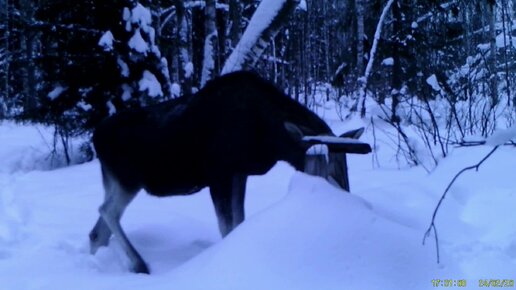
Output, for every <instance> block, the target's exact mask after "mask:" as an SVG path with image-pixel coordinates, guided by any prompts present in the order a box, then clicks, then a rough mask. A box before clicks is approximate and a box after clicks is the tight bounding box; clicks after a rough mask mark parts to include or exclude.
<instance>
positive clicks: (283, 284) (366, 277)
mask: <svg viewBox="0 0 516 290" xmlns="http://www.w3.org/2000/svg"><path fill="white" fill-rule="evenodd" d="M416 237H417V238H416ZM419 237H420V235H419V234H417V235H414V233H413V232H412V230H411V229H409V228H407V227H404V226H401V225H399V224H396V223H393V222H391V221H388V220H386V219H383V218H381V217H380V216H378V215H377V214H375V212H374V210H373V209H372V208H371V206H370V205H369V204H368V203H367V202H365V201H364V200H363V199H361V198H359V197H357V196H354V195H351V194H349V193H346V192H344V191H340V190H338V189H336V188H335V187H333V186H332V185H330V184H329V183H328V182H326V181H325V180H323V179H321V178H318V177H311V176H308V175H305V174H302V173H296V174H295V175H294V177H293V178H292V180H291V184H290V188H289V194H288V195H287V196H286V197H285V198H284V199H283V200H282V201H280V202H279V203H278V204H276V205H274V206H272V207H271V208H270V209H268V210H266V211H264V212H262V213H260V214H257V215H255V216H253V217H251V218H250V219H249V220H247V221H246V222H245V223H244V224H242V225H241V226H239V227H238V228H237V229H236V230H235V231H234V232H232V233H231V234H230V235H229V236H228V237H226V238H225V239H224V240H223V241H222V242H220V243H218V244H216V245H215V246H213V247H211V248H209V249H208V250H206V251H205V252H203V253H201V254H200V255H198V256H197V257H195V258H194V259H192V260H191V261H190V262H188V263H186V264H185V265H184V266H183V267H181V268H179V269H177V271H175V272H174V273H173V279H170V281H174V283H173V284H172V285H170V283H168V284H163V285H164V286H163V287H161V288H156V289H169V288H170V287H173V288H177V289H206V285H207V284H206V281H210V284H209V285H210V287H209V289H343V285H345V286H346V287H345V289H378V287H379V286H381V288H382V289H398V287H399V283H400V281H403V288H406V289H430V287H431V283H430V281H431V279H433V278H434V277H439V275H438V273H437V272H438V271H439V269H438V266H437V265H436V264H435V253H434V252H433V249H432V248H430V247H423V246H422V245H421V240H420V239H419ZM191 277H196V279H192V278H191ZM176 283H177V284H176Z"/></svg>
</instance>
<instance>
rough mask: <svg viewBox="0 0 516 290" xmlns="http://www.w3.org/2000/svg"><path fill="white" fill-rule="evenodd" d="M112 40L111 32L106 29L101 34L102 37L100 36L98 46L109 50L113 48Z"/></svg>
mask: <svg viewBox="0 0 516 290" xmlns="http://www.w3.org/2000/svg"><path fill="white" fill-rule="evenodd" d="M113 40H114V37H113V33H111V31H109V30H108V31H106V32H104V34H102V37H100V40H99V46H101V47H102V48H104V50H105V51H110V50H112V49H113Z"/></svg>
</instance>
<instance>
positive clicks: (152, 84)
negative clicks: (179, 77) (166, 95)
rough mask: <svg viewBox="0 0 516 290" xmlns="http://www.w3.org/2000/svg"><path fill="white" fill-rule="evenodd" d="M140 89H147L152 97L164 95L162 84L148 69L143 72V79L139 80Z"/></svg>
mask: <svg viewBox="0 0 516 290" xmlns="http://www.w3.org/2000/svg"><path fill="white" fill-rule="evenodd" d="M138 86H139V90H140V91H142V92H143V91H147V93H148V95H149V96H150V97H157V96H163V91H162V90H161V84H160V83H159V81H158V79H157V78H156V76H155V75H154V74H153V73H151V72H150V71H148V70H145V71H144V72H143V77H142V79H141V80H140V81H139V82H138Z"/></svg>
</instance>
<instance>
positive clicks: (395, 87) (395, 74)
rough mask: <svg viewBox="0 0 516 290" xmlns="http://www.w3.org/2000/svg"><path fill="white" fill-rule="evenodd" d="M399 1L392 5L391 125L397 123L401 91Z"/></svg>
mask: <svg viewBox="0 0 516 290" xmlns="http://www.w3.org/2000/svg"><path fill="white" fill-rule="evenodd" d="M400 8H401V7H400V1H397V3H394V7H393V8H392V15H393V18H394V19H393V23H392V34H393V40H392V58H393V59H394V63H393V66H392V79H391V88H392V93H391V98H392V103H391V111H392V112H391V121H392V122H393V123H398V122H399V117H398V115H397V114H396V110H397V108H398V104H399V102H400V90H401V73H402V70H401V63H400V53H399V47H398V46H399V45H400V43H399V41H398V38H397V37H398V35H399V34H400V32H401V21H402V19H401V17H402V15H401V11H400V10H401V9H400Z"/></svg>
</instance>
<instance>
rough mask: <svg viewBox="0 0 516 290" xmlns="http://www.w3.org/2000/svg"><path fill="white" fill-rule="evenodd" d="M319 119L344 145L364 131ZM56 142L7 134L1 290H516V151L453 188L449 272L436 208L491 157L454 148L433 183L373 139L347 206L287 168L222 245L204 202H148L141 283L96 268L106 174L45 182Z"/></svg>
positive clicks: (1, 135)
mask: <svg viewBox="0 0 516 290" xmlns="http://www.w3.org/2000/svg"><path fill="white" fill-rule="evenodd" d="M320 113H323V115H325V118H326V120H327V121H328V122H329V123H330V124H331V126H332V127H333V129H334V131H335V132H336V133H341V132H344V131H346V130H348V129H353V128H357V127H359V126H368V125H367V124H364V123H363V121H361V120H360V119H355V120H350V121H347V122H340V121H336V120H337V119H338V118H337V117H336V116H333V115H332V114H330V113H326V112H320ZM377 126H379V127H381V126H382V124H381V123H377ZM390 128H391V127H390V126H389V125H385V130H390ZM377 130H378V129H377ZM51 137H52V131H51V130H49V129H48V128H46V127H42V126H39V127H37V126H24V125H15V124H13V123H10V122H3V123H1V125H0V140H2V146H0V160H2V162H0V289H6V290H28V289H63V290H64V289H110V290H113V289H125V290H127V289H433V288H434V287H433V285H432V280H433V279H456V280H457V279H466V281H467V289H475V288H478V281H479V279H516V276H515V275H516V215H515V214H514V209H515V207H516V179H514V177H513V174H514V173H513V172H512V170H510V168H512V165H511V164H514V163H515V162H516V154H514V153H515V152H514V148H513V147H512V146H511V147H504V148H501V149H499V150H498V151H497V152H496V153H495V154H494V155H493V156H492V157H491V158H490V159H489V160H488V161H486V162H485V163H484V164H483V165H482V167H481V168H480V170H479V171H478V172H475V171H470V172H467V173H465V174H464V175H463V176H462V177H460V178H459V180H458V181H457V182H456V183H455V185H454V186H453V187H452V189H451V191H450V192H449V195H448V197H447V199H445V201H444V204H443V206H442V208H441V210H440V212H439V214H438V218H437V229H438V234H439V240H440V250H441V263H440V264H437V263H436V251H435V242H434V238H433V236H431V237H430V238H429V239H428V240H427V243H426V245H425V246H423V245H422V240H423V235H424V232H425V230H426V228H427V227H428V225H429V222H430V219H431V215H432V212H433V210H434V207H435V205H436V203H437V201H438V199H439V197H440V196H441V194H442V192H443V191H444V189H445V187H446V186H447V184H448V182H449V181H450V180H451V178H452V177H453V176H454V175H455V174H456V172H458V171H459V170H460V169H462V168H463V167H465V166H468V165H472V164H475V163H477V162H478V161H479V160H480V159H481V158H482V157H483V156H484V155H485V154H486V153H487V152H489V151H490V150H491V149H492V147H490V146H477V147H466V148H457V149H455V150H453V151H452V152H451V154H450V156H449V157H447V158H446V159H444V160H442V161H441V163H440V165H439V166H438V167H437V168H436V169H434V170H433V171H432V172H431V173H430V174H428V173H427V172H426V171H425V170H423V169H422V168H421V167H416V168H411V169H408V168H399V163H398V162H396V160H394V157H393V156H394V155H395V154H394V153H395V152H394V150H395V148H390V146H389V145H388V144H389V142H387V141H385V140H382V139H381V136H377V139H376V140H375V139H373V136H372V128H371V127H367V129H366V133H365V135H364V137H363V140H364V141H367V142H371V144H373V143H374V144H376V148H375V152H374V154H369V155H364V156H359V155H353V156H349V166H350V181H351V191H352V193H351V194H349V193H346V192H343V191H341V190H338V189H336V188H335V187H333V186H332V185H330V184H328V183H327V182H326V181H325V180H323V179H320V178H317V177H311V176H307V175H305V174H303V173H299V172H295V171H294V170H293V168H292V167H291V166H289V165H288V164H286V163H282V162H280V163H278V164H277V165H276V166H275V167H274V168H273V169H272V170H271V171H270V172H269V173H267V174H266V175H264V176H256V177H251V178H250V180H249V182H248V185H247V200H246V211H247V219H246V221H245V222H244V223H243V224H242V225H241V226H239V227H238V228H237V229H236V230H235V231H234V232H232V233H231V234H230V235H229V236H228V237H227V238H225V239H221V238H220V236H219V233H218V228H217V224H216V217H215V214H214V210H213V208H212V205H211V200H210V197H209V193H208V191H207V189H204V190H202V191H201V192H200V193H198V194H195V195H192V196H184V197H171V198H162V199H159V198H155V197H151V196H149V195H146V194H144V193H141V194H140V195H139V196H138V197H137V198H136V200H135V201H134V202H133V203H132V204H131V205H130V207H129V208H128V210H127V212H126V214H125V216H124V218H123V219H122V224H123V227H124V228H125V230H126V231H127V233H128V236H129V238H130V240H131V241H133V243H134V245H135V247H136V248H137V249H138V250H139V251H140V253H141V254H142V256H143V258H144V259H145V260H146V261H147V263H148V264H149V266H150V269H151V272H152V274H151V275H141V274H133V273H130V272H129V271H128V270H127V260H125V259H126V258H125V257H124V255H123V253H121V249H120V248H119V247H118V245H117V243H116V241H112V243H111V245H110V246H109V247H107V248H102V249H100V250H99V252H98V253H97V254H96V255H95V256H91V255H90V254H89V246H88V233H89V231H90V230H91V227H92V226H93V224H94V222H95V221H96V218H97V217H98V213H97V208H98V206H99V205H100V203H101V200H102V197H103V193H102V185H101V178H100V170H99V163H98V161H97V160H94V161H91V162H88V163H85V164H80V165H75V166H70V167H62V168H58V169H54V170H48V169H49V167H50V166H51V165H49V149H48V147H47V143H48V142H49V141H48V140H49V139H51ZM373 158H374V160H376V161H375V162H373ZM377 164H380V165H381V167H378V166H377ZM373 165H374V166H373ZM53 167H55V166H53Z"/></svg>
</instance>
